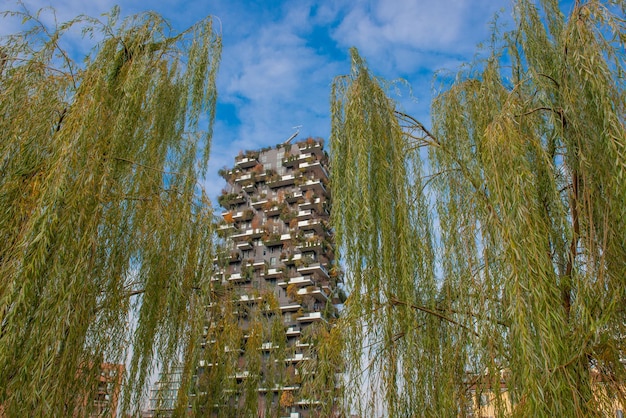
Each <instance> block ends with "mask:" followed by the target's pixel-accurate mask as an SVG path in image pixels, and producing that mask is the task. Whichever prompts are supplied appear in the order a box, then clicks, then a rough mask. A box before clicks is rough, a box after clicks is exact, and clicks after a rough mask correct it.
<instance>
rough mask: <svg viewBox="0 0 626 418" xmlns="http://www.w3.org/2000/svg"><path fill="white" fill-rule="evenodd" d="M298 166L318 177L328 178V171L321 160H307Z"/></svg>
mask: <svg viewBox="0 0 626 418" xmlns="http://www.w3.org/2000/svg"><path fill="white" fill-rule="evenodd" d="M298 168H300V169H302V170H305V171H308V172H311V173H313V175H314V176H315V177H316V178H318V179H325V180H328V171H326V169H325V168H324V166H323V165H322V164H320V162H319V161H314V162H306V161H305V162H303V163H301V164H300V166H299V167H298Z"/></svg>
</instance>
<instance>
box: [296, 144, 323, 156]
mask: <svg viewBox="0 0 626 418" xmlns="http://www.w3.org/2000/svg"><path fill="white" fill-rule="evenodd" d="M298 148H299V149H300V152H301V153H307V152H310V153H312V154H315V155H317V156H318V157H321V156H323V155H324V150H322V144H321V143H320V142H317V141H315V142H300V143H298Z"/></svg>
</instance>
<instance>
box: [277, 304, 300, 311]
mask: <svg viewBox="0 0 626 418" xmlns="http://www.w3.org/2000/svg"><path fill="white" fill-rule="evenodd" d="M300 308H302V306H301V305H299V304H297V303H294V304H293V305H283V306H281V307H280V311H281V312H295V311H297V310H298V309H300Z"/></svg>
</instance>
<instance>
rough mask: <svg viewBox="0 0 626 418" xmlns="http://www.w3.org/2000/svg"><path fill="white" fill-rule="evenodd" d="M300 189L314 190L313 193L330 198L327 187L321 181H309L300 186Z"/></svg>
mask: <svg viewBox="0 0 626 418" xmlns="http://www.w3.org/2000/svg"><path fill="white" fill-rule="evenodd" d="M300 188H301V189H302V190H313V192H314V193H317V194H318V195H324V196H328V192H327V190H326V187H325V186H324V184H323V183H322V182H321V181H319V180H307V181H306V182H305V183H303V184H301V185H300Z"/></svg>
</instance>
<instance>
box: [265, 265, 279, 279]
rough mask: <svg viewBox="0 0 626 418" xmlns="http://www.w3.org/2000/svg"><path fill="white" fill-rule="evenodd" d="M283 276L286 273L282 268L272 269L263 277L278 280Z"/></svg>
mask: <svg viewBox="0 0 626 418" xmlns="http://www.w3.org/2000/svg"><path fill="white" fill-rule="evenodd" d="M283 274H284V273H283V271H282V270H281V269H280V268H275V267H272V268H269V269H267V273H265V274H264V275H263V277H264V278H266V279H277V278H280V277H282V275H283Z"/></svg>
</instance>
